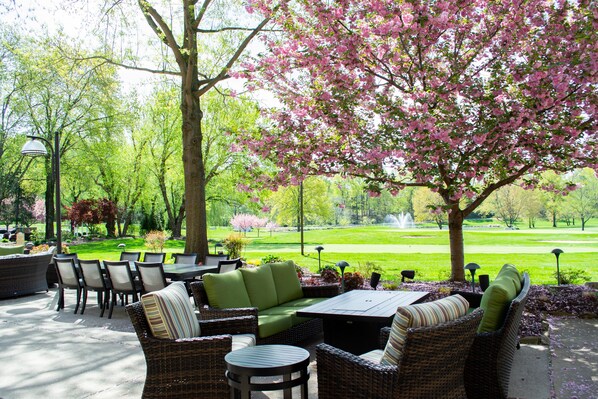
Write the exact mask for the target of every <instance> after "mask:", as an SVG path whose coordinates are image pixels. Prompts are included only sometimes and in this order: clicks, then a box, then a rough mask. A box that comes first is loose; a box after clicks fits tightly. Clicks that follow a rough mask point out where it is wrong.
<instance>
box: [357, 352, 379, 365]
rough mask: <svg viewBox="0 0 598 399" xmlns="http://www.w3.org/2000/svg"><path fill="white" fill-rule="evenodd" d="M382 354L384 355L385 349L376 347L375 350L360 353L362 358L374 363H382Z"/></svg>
mask: <svg viewBox="0 0 598 399" xmlns="http://www.w3.org/2000/svg"><path fill="white" fill-rule="evenodd" d="M382 355H384V351H383V350H382V349H374V350H373V351H369V352H367V353H364V354H363V355H359V357H360V358H362V359H365V360H369V361H370V362H372V363H375V364H380V361H381V360H382Z"/></svg>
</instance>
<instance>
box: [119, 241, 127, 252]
mask: <svg viewBox="0 0 598 399" xmlns="http://www.w3.org/2000/svg"><path fill="white" fill-rule="evenodd" d="M118 247H119V248H120V250H121V252H123V251H124V250H125V249H126V248H127V244H125V243H122V242H121V243H120V244H118Z"/></svg>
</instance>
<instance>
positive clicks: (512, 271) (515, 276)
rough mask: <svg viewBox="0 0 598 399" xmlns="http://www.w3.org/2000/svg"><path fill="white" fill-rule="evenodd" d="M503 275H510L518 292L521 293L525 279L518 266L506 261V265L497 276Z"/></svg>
mask: <svg viewBox="0 0 598 399" xmlns="http://www.w3.org/2000/svg"><path fill="white" fill-rule="evenodd" d="M501 276H508V277H509V278H511V280H513V284H515V290H516V291H517V293H519V291H521V285H522V284H523V279H522V278H521V274H520V273H519V270H517V268H516V267H515V266H513V265H511V264H509V263H506V264H505V265H503V267H502V268H501V269H500V271H499V272H498V275H497V276H496V278H499V277H501Z"/></svg>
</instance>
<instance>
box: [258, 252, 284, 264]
mask: <svg viewBox="0 0 598 399" xmlns="http://www.w3.org/2000/svg"><path fill="white" fill-rule="evenodd" d="M276 262H284V259H282V258H281V257H280V256H276V255H272V254H270V255H266V256H264V257H263V258H262V265H263V264H265V263H276Z"/></svg>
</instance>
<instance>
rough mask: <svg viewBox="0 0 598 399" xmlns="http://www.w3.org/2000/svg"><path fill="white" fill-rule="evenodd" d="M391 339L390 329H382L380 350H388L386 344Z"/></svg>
mask: <svg viewBox="0 0 598 399" xmlns="http://www.w3.org/2000/svg"><path fill="white" fill-rule="evenodd" d="M389 337H390V327H382V328H381V329H380V340H379V342H380V349H384V348H386V343H387V342H388V338H389Z"/></svg>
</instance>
